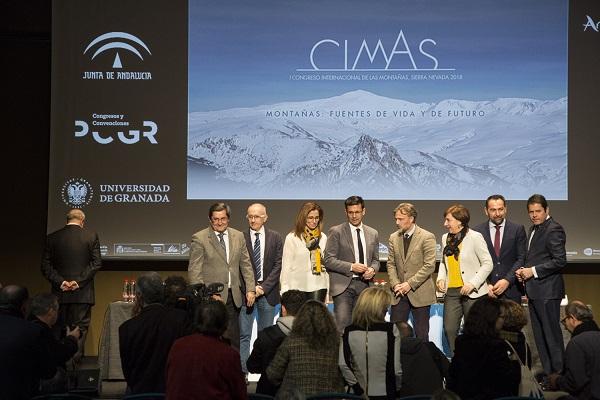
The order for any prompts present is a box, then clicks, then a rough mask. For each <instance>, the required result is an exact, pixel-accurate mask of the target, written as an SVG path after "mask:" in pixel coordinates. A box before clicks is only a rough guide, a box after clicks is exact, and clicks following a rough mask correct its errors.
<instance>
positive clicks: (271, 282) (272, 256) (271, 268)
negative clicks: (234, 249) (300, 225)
mask: <svg viewBox="0 0 600 400" xmlns="http://www.w3.org/2000/svg"><path fill="white" fill-rule="evenodd" d="M244 238H245V239H246V248H247V249H248V254H250V261H251V262H252V270H253V271H254V281H255V282H256V269H255V266H254V259H253V258H252V253H253V250H254V239H255V238H251V237H250V229H249V228H248V229H246V230H244ZM282 255H283V241H282V240H281V235H280V234H279V232H276V231H274V230H271V229H268V228H267V227H266V226H265V259H264V261H263V282H262V284H261V286H262V288H263V290H264V291H265V294H264V296H265V298H266V299H267V302H268V303H269V304H270V305H272V306H274V305H277V304H278V303H279V275H280V274H281V257H282ZM257 284H258V283H257ZM244 285H245V284H244V283H242V292H245V288H244ZM245 301H246V300H245V299H244V302H245Z"/></svg>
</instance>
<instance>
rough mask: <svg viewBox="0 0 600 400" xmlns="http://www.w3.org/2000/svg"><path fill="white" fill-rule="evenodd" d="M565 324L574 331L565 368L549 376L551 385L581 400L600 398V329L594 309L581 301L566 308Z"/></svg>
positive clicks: (566, 352) (570, 330) (574, 302)
mask: <svg viewBox="0 0 600 400" xmlns="http://www.w3.org/2000/svg"><path fill="white" fill-rule="evenodd" d="M562 323H563V325H564V326H565V328H567V330H568V331H569V332H571V340H570V341H569V343H568V344H567V349H566V350H565V366H564V368H563V370H562V372H561V373H560V374H558V373H556V374H552V375H550V386H551V387H552V388H554V389H558V390H563V391H565V392H568V393H569V394H570V395H571V396H575V397H576V398H578V399H579V400H593V399H600V329H598V325H597V324H596V322H594V316H593V314H592V310H591V309H590V308H589V307H588V306H586V305H585V304H583V303H582V302H580V301H577V300H576V301H572V302H571V303H570V304H569V305H568V306H567V307H566V309H565V317H564V318H563V319H562Z"/></svg>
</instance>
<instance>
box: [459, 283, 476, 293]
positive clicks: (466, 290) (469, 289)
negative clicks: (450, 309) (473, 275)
mask: <svg viewBox="0 0 600 400" xmlns="http://www.w3.org/2000/svg"><path fill="white" fill-rule="evenodd" d="M473 290H475V286H473V284H472V283H465V284H464V285H463V286H462V287H461V288H460V294H461V295H463V296H468V295H470V294H471V292H472V291H473Z"/></svg>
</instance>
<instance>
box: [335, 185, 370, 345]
mask: <svg viewBox="0 0 600 400" xmlns="http://www.w3.org/2000/svg"><path fill="white" fill-rule="evenodd" d="M344 208H345V210H344V211H345V213H346V217H347V222H344V223H343V224H340V225H336V226H334V227H332V228H331V229H330V230H329V233H328V234H327V246H326V247H325V267H326V268H327V272H328V273H329V294H330V295H331V296H333V305H334V309H333V310H334V311H333V312H334V315H335V321H336V325H337V328H338V331H339V332H340V334H342V333H343V332H344V328H345V327H346V326H348V325H350V323H351V322H352V310H353V308H354V304H355V303H356V300H357V299H358V296H359V295H360V293H361V292H362V291H363V290H365V289H366V288H367V287H369V282H371V280H372V279H373V277H374V276H375V273H376V272H377V271H379V234H378V233H377V231H376V230H375V229H373V228H371V227H369V226H367V225H365V224H363V222H362V221H363V218H364V216H365V213H366V211H367V210H366V208H365V202H364V200H363V199H362V197H360V196H350V197H348V198H347V199H346V201H345V202H344Z"/></svg>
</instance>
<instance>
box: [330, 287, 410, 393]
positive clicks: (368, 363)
mask: <svg viewBox="0 0 600 400" xmlns="http://www.w3.org/2000/svg"><path fill="white" fill-rule="evenodd" d="M391 302H392V297H391V294H390V292H389V291H387V290H384V289H382V288H378V287H370V288H367V289H365V290H364V291H363V292H362V293H361V294H360V296H358V300H357V301H356V304H355V306H354V310H353V311H352V325H350V326H348V327H346V329H345V330H344V335H343V337H342V343H341V345H340V357H339V364H340V369H341V370H342V375H343V376H344V379H345V380H346V383H347V384H348V385H349V386H351V387H352V388H353V390H354V393H356V394H361V395H363V394H364V395H366V396H367V398H369V399H372V400H373V399H377V400H380V399H395V398H396V392H397V391H398V390H399V389H400V386H401V385H402V367H401V364H400V332H399V331H398V328H397V327H396V325H395V324H392V323H390V322H386V321H385V314H386V312H387V310H388V308H389V306H390V304H391Z"/></svg>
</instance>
